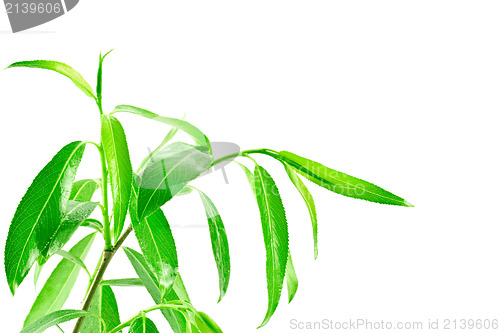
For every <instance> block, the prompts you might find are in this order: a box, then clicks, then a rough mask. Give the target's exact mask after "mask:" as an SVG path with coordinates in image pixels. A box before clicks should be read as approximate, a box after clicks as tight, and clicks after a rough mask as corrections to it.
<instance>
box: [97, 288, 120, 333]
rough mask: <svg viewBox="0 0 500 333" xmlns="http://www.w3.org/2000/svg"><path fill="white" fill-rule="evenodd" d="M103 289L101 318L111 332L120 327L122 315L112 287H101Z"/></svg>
mask: <svg viewBox="0 0 500 333" xmlns="http://www.w3.org/2000/svg"><path fill="white" fill-rule="evenodd" d="M101 288H102V290H101V318H102V319H103V320H104V322H105V323H106V329H107V330H108V331H109V330H111V329H113V328H115V327H116V326H118V325H120V313H119V312H118V303H117V302H116V297H115V294H114V293H113V289H111V287H110V286H101Z"/></svg>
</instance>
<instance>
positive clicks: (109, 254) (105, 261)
mask: <svg viewBox="0 0 500 333" xmlns="http://www.w3.org/2000/svg"><path fill="white" fill-rule="evenodd" d="M132 230H133V228H132V224H130V225H129V226H128V228H127V229H126V230H125V232H124V233H123V234H122V235H121V237H120V239H118V241H117V242H116V245H115V247H114V248H113V249H112V250H104V251H103V253H102V260H101V263H100V265H99V269H98V270H97V274H96V276H95V278H94V281H93V283H92V287H91V288H90V291H89V293H88V295H87V298H86V299H85V302H84V304H83V307H82V310H84V311H88V310H89V309H90V304H92V299H93V298H94V295H95V293H96V291H97V288H98V287H99V285H100V284H101V281H102V278H103V276H104V272H105V271H106V269H107V268H108V265H109V263H110V262H111V259H113V256H114V255H115V253H116V252H117V251H118V249H119V248H120V246H121V245H122V244H123V242H124V241H125V239H126V238H127V237H128V235H129V234H130V233H131V232H132ZM84 320H85V317H80V318H78V321H77V322H76V324H75V328H74V329H73V333H78V332H80V328H81V327H82V325H83V321H84Z"/></svg>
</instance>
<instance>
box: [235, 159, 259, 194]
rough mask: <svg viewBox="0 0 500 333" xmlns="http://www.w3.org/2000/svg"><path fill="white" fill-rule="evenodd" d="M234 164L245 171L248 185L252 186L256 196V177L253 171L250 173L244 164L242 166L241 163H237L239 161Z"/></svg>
mask: <svg viewBox="0 0 500 333" xmlns="http://www.w3.org/2000/svg"><path fill="white" fill-rule="evenodd" d="M234 162H235V163H237V164H238V165H239V166H240V168H241V169H242V170H243V172H244V173H245V176H246V177H247V180H248V183H249V184H250V188H251V189H252V192H253V194H254V195H256V193H255V184H254V177H253V173H252V171H250V170H249V169H248V168H247V167H246V166H245V165H244V164H241V163H240V162H237V161H234Z"/></svg>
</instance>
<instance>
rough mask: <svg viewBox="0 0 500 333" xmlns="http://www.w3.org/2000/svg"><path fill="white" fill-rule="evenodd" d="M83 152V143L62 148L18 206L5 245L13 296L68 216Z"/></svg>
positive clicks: (37, 177)
mask: <svg viewBox="0 0 500 333" xmlns="http://www.w3.org/2000/svg"><path fill="white" fill-rule="evenodd" d="M84 149H85V143H83V142H80V141H76V142H73V143H70V144H68V145H67V146H65V147H64V148H62V149H61V150H60V151H59V152H58V153H57V154H56V155H55V156H54V158H53V159H52V160H51V161H50V162H49V163H48V164H47V165H46V166H45V167H44V168H43V169H42V171H40V173H39V174H38V175H37V176H36V178H35V180H34V181H33V183H32V184H31V186H30V187H29V188H28V191H27V192H26V194H25V195H24V197H23V198H22V200H21V202H20V203H19V206H18V207H17V210H16V213H15V215H14V218H13V220H12V222H11V225H10V228H9V234H8V236H7V242H6V245H5V272H6V276H7V281H8V283H9V287H10V290H11V292H12V293H13V294H14V293H15V290H16V288H17V286H19V284H21V282H22V281H23V280H24V278H25V277H26V275H27V274H28V271H29V270H30V268H31V266H32V265H33V263H34V262H35V260H36V259H37V257H38V256H39V254H40V253H42V254H44V253H43V252H45V251H47V250H48V246H47V245H48V244H50V242H51V240H52V237H53V236H54V233H55V232H56V230H57V229H58V227H59V224H60V223H61V220H62V218H63V217H64V215H65V213H66V206H67V202H68V198H69V195H70V193H71V186H72V183H73V180H74V178H75V174H76V171H77V169H78V166H79V164H80V161H81V158H82V155H83V152H84ZM45 254H46V253H45Z"/></svg>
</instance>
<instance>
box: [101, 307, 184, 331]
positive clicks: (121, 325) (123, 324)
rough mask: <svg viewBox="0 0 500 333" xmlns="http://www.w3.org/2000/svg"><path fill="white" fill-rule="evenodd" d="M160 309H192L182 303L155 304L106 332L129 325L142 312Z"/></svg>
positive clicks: (118, 329)
mask: <svg viewBox="0 0 500 333" xmlns="http://www.w3.org/2000/svg"><path fill="white" fill-rule="evenodd" d="M161 309H172V310H176V311H179V312H181V313H182V311H181V310H192V309H191V307H188V306H183V305H175V304H168V303H167V304H157V305H154V306H151V307H149V308H147V309H145V310H142V311H139V312H138V313H137V314H136V315H134V316H132V317H131V318H129V319H128V320H127V321H124V322H123V323H121V324H120V325H118V326H116V327H115V328H113V329H112V330H111V331H109V332H108V333H115V332H118V331H120V330H122V329H124V328H125V327H128V326H130V325H131V324H132V322H133V321H134V320H136V319H137V318H139V317H142V316H144V314H146V313H148V312H151V311H154V310H161Z"/></svg>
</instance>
